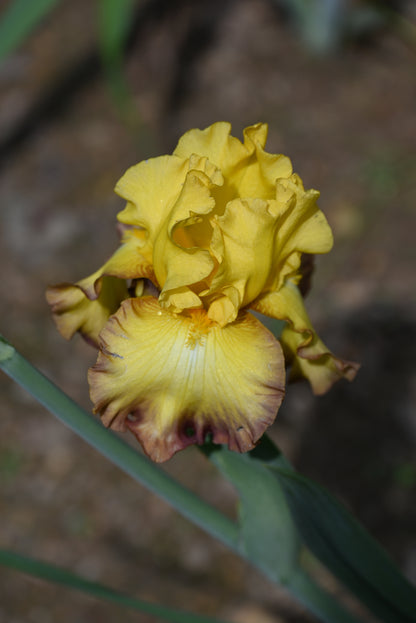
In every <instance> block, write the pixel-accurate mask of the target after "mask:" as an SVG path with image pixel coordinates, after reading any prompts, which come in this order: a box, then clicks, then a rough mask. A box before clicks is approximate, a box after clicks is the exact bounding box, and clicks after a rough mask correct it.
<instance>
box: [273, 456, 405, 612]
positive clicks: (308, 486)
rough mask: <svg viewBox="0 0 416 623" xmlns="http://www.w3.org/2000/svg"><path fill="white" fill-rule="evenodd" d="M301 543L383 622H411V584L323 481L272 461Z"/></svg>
mask: <svg viewBox="0 0 416 623" xmlns="http://www.w3.org/2000/svg"><path fill="white" fill-rule="evenodd" d="M269 469H270V471H271V472H273V473H274V474H275V476H276V477H277V479H278V480H279V481H280V483H281V485H282V487H283V490H284V492H285V494H286V497H287V501H288V504H289V506H290V509H291V511H292V515H293V518H294V521H295V523H296V526H297V528H298V530H299V533H300V534H301V536H302V538H303V540H304V542H305V544H306V545H307V546H308V547H309V549H310V550H311V551H312V553H313V554H314V555H315V556H316V557H317V558H318V559H319V560H320V561H321V562H322V563H323V564H324V565H326V566H327V567H328V569H330V571H332V573H333V574H334V575H335V576H336V577H337V578H338V579H339V580H340V581H341V582H342V583H343V584H344V585H345V586H347V587H348V588H349V589H350V590H351V591H352V592H353V593H354V595H356V596H357V597H358V598H359V599H360V600H361V601H362V603H364V604H365V605H366V606H367V607H368V608H369V609H370V610H371V612H373V613H374V614H376V615H377V616H378V617H379V618H380V620H381V621H384V622H385V623H415V613H416V589H415V588H414V587H413V586H412V585H411V584H410V583H409V582H408V581H407V580H406V578H405V577H404V576H403V575H402V574H401V573H400V571H399V570H398V569H397V567H396V566H395V565H394V563H393V562H392V561H391V560H390V558H389V557H388V556H387V554H386V553H385V552H384V550H383V549H382V548H381V547H380V546H379V545H378V544H377V543H376V541H374V539H372V537H371V536H370V535H369V534H368V533H367V532H366V530H365V529H364V528H363V527H362V526H361V525H360V524H359V523H358V522H357V521H356V520H355V519H354V518H353V517H352V516H351V515H350V514H349V512H348V511H347V510H346V509H345V508H344V507H343V506H342V505H341V504H340V503H339V502H337V501H336V500H335V498H333V496H331V495H330V493H328V492H327V491H326V490H325V489H324V488H323V487H321V486H319V485H318V484H316V483H314V482H312V481H311V480H308V479H307V478H305V477H303V476H301V475H299V474H296V473H294V472H293V471H290V470H287V469H284V468H281V467H276V466H273V465H271V466H270V468H269Z"/></svg>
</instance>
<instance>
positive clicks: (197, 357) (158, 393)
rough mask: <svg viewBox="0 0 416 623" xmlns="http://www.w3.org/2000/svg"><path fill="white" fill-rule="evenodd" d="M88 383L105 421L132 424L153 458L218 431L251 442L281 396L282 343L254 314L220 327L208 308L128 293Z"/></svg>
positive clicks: (227, 438) (235, 442) (233, 444)
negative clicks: (169, 306) (169, 305)
mask: <svg viewBox="0 0 416 623" xmlns="http://www.w3.org/2000/svg"><path fill="white" fill-rule="evenodd" d="M100 340H101V352H100V353H99V356H98V360H97V363H96V365H95V366H94V367H93V368H91V370H90V373H89V382H90V388H91V398H92V400H93V402H94V404H95V412H97V413H99V414H100V415H101V418H102V421H103V423H104V424H105V425H106V426H111V427H112V428H114V429H116V430H126V429H130V430H131V431H132V432H133V433H134V434H135V435H136V437H137V438H138V440H139V441H140V442H141V444H142V445H143V448H144V450H145V452H146V453H147V454H148V455H149V456H150V457H151V458H152V459H153V460H155V461H165V460H167V459H168V458H170V457H171V456H172V455H173V454H174V453H175V452H177V451H178V450H181V449H182V448H185V447H186V446H188V445H189V444H192V443H203V442H204V440H205V437H206V435H207V434H208V433H211V435H212V439H213V441H214V443H221V444H225V443H227V444H228V446H229V448H230V449H232V450H237V451H239V452H245V451H247V450H249V449H251V448H252V447H253V446H254V445H255V443H256V442H257V441H258V439H259V438H260V437H261V435H262V434H263V432H264V431H265V429H266V428H267V427H268V426H269V425H270V424H271V423H272V422H273V420H274V418H275V416H276V412H277V409H278V408H279V406H280V403H281V401H282V399H283V395H284V385H285V370H284V360H283V355H282V350H281V347H280V345H279V343H278V342H277V340H275V339H274V337H273V336H272V334H271V333H269V331H267V329H265V328H264V327H263V325H262V324H261V323H260V322H259V321H258V320H256V318H254V317H253V316H252V315H250V314H247V313H241V314H240V315H239V317H238V318H237V320H236V321H235V322H234V323H233V324H231V325H227V326H226V327H225V328H220V327H219V326H218V325H216V324H214V323H212V322H211V321H210V320H209V319H208V317H207V315H206V313H205V311H194V312H190V313H189V314H187V315H185V314H181V315H174V314H172V313H170V312H168V311H166V310H164V309H163V308H161V307H160V305H159V303H158V301H157V300H156V299H155V298H152V297H146V298H141V299H128V300H127V301H124V303H123V304H122V306H121V308H120V310H119V311H118V312H117V313H116V314H115V315H114V316H113V317H112V318H110V320H109V321H108V323H107V325H106V326H105V328H104V329H103V331H102V333H101V336H100Z"/></svg>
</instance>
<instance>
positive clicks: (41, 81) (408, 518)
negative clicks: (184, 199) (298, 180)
mask: <svg viewBox="0 0 416 623" xmlns="http://www.w3.org/2000/svg"><path fill="white" fill-rule="evenodd" d="M153 4H154V5H155V6H157V8H158V10H157V11H155V12H153V13H152V12H151V11H148V12H147V13H146V11H144V13H143V15H142V16H141V19H142V22H141V23H140V26H139V28H138V36H137V38H136V40H135V41H134V42H132V46H131V49H130V51H129V54H128V59H127V77H128V82H129V85H130V88H131V91H132V94H133V102H134V111H135V113H134V118H133V119H131V120H130V125H129V126H126V125H125V124H123V123H122V122H121V121H120V117H119V115H118V112H117V110H116V108H115V106H114V104H113V102H112V100H111V98H110V96H109V92H108V88H107V86H106V84H105V82H104V80H103V78H102V75H101V74H100V73H99V72H98V71H97V64H96V61H95V59H94V55H93V54H92V55H91V50H94V49H95V48H94V46H95V43H96V39H97V34H96V30H97V29H96V14H95V8H96V3H85V2H82V1H81V0H72V1H69V0H65V1H64V2H62V3H61V5H60V6H59V8H58V9H57V10H56V11H54V12H53V13H52V14H51V15H50V17H48V19H47V20H45V21H44V22H43V23H42V25H41V27H40V28H39V29H38V30H37V31H36V33H35V34H34V35H33V36H32V37H31V38H30V40H29V41H28V42H27V43H26V44H25V46H24V47H23V48H21V49H20V50H19V51H18V52H17V53H15V54H13V55H12V56H11V57H10V58H8V59H7V60H6V61H4V62H3V63H2V64H1V65H0V97H1V106H0V166H1V169H0V205H1V248H0V261H1V267H2V293H1V331H2V333H4V335H5V336H6V337H7V338H8V339H9V340H10V341H11V342H12V343H13V344H14V345H15V346H16V347H17V348H18V349H19V350H20V351H21V352H22V353H23V354H24V355H25V356H26V357H27V358H28V359H30V360H31V361H32V362H33V363H34V364H35V365H37V366H39V367H40V368H41V370H42V371H43V372H44V373H45V374H46V375H47V376H48V377H49V378H51V379H53V381H54V382H56V383H57V384H58V385H59V386H60V387H61V388H63V389H64V390H65V391H66V392H67V393H68V394H69V395H70V396H72V397H73V398H74V399H75V400H77V401H79V402H80V403H81V404H82V405H83V406H84V407H86V408H87V409H90V408H91V407H90V401H89V397H88V387H87V381H86V370H87V368H88V367H89V366H90V365H92V364H93V363H94V361H95V353H94V351H93V350H92V349H91V347H89V346H88V345H86V344H85V343H84V342H83V341H82V340H81V339H80V338H75V339H74V340H72V342H70V343H67V342H65V341H64V340H63V339H62V338H61V337H60V336H59V335H58V333H57V331H56V329H55V327H54V325H53V322H52V320H51V317H50V314H49V311H48V308H47V305H46V302H45V298H44V291H45V288H46V287H47V285H49V284H53V283H57V282H62V281H76V280H78V279H79V278H81V277H84V276H86V275H88V274H90V273H91V272H93V271H94V270H95V269H96V268H97V267H98V266H100V265H101V264H102V263H103V260H105V259H106V257H107V256H108V255H109V254H110V253H112V251H113V250H114V249H115V247H116V245H117V236H116V232H115V215H116V213H117V211H118V210H120V209H121V207H122V205H123V204H122V202H121V200H120V199H119V198H117V197H116V196H115V195H114V193H113V187H114V184H115V182H116V181H117V180H118V179H119V177H120V176H121V175H122V174H123V172H124V171H125V170H126V168H127V167H128V166H130V165H132V164H134V163H136V162H138V161H139V160H141V159H143V158H146V157H149V156H152V155H159V154H162V153H169V152H170V151H171V150H172V148H173V147H174V145H175V143H176V140H177V139H178V137H179V136H180V135H181V134H182V133H183V132H184V131H186V130H187V129H189V128H191V127H205V126H207V125H209V124H210V123H212V122H214V121H217V120H220V119H224V120H229V121H231V122H232V124H233V133H234V134H236V135H238V136H241V130H242V129H243V128H244V127H245V126H246V125H249V124H251V123H254V122H257V121H267V122H268V123H269V140H268V149H269V151H271V152H275V153H279V152H282V153H285V154H287V155H288V156H290V157H291V159H292V161H293V163H294V168H295V170H296V171H297V172H298V173H299V174H300V175H301V176H302V178H303V180H304V183H305V187H314V188H317V189H319V190H320V191H321V199H320V206H321V208H322V209H323V211H324V212H325V214H326V215H327V217H328V220H329V222H330V224H331V225H332V227H333V230H334V235H335V241H336V243H335V247H334V249H333V251H332V252H331V254H330V255H329V256H324V257H322V258H320V259H319V261H318V262H317V271H316V273H315V277H314V287H313V289H312V291H311V293H310V295H309V300H308V309H309V311H310V316H311V318H312V319H313V322H314V324H315V326H316V327H317V328H318V329H319V332H320V335H321V336H322V337H323V339H324V340H325V342H326V343H327V344H328V345H329V346H330V347H331V348H332V350H333V351H334V352H336V353H337V354H339V355H340V356H342V357H344V358H347V359H353V360H356V361H360V362H361V363H362V368H361V371H360V372H359V375H358V377H357V379H356V380H355V381H354V383H352V384H349V383H347V382H341V383H339V384H338V385H337V386H336V387H335V388H334V389H333V390H332V391H331V392H330V393H329V394H327V395H326V396H324V397H321V398H316V397H314V396H312V394H311V392H310V390H309V388H308V386H307V385H306V384H296V385H292V386H290V387H289V389H288V392H287V397H286V399H285V401H284V405H283V407H282V409H281V411H280V412H279V415H278V418H277V420H276V422H275V424H274V425H273V427H272V429H271V433H270V434H271V436H272V437H273V439H274V440H275V441H276V442H277V443H278V445H279V446H280V447H281V448H282V450H283V451H284V452H285V453H286V454H287V456H288V457H289V458H290V459H291V461H293V463H294V465H295V466H296V468H297V469H299V470H300V471H301V472H303V473H304V474H306V475H307V476H309V477H311V478H314V479H316V480H317V481H318V482H320V483H321V484H324V485H326V486H327V487H328V488H329V489H330V490H331V491H332V492H333V493H334V494H336V495H337V496H338V497H339V498H340V499H342V500H343V501H344V502H345V503H346V505H347V506H348V507H349V508H350V509H351V510H352V511H353V512H354V513H355V515H356V516H357V517H358V518H359V519H360V520H361V521H362V522H363V524H364V525H365V526H366V527H367V528H368V529H369V530H370V532H371V533H372V534H373V535H374V536H375V537H376V538H377V539H379V541H380V542H381V543H382V544H383V546H384V547H385V548H386V550H387V551H388V552H389V554H390V555H391V556H392V557H393V558H394V559H395V561H396V562H397V563H398V565H399V566H400V567H401V568H402V569H403V571H404V573H405V574H406V575H407V576H408V577H409V578H410V579H411V580H412V581H413V582H416V530H415V526H416V504H415V494H416V463H415V450H416V413H415V407H416V363H415V362H416V288H415V270H416V245H415V242H414V240H415V231H416V210H415V201H416V149H415V148H416V107H415V102H416V42H415V41H414V42H413V43H412V41H410V40H409V39H404V38H403V37H401V36H399V35H398V33H397V31H394V30H392V29H389V28H386V29H382V30H380V31H378V32H376V33H374V35H373V36H372V37H371V38H370V39H369V40H367V41H365V42H361V43H360V44H358V43H352V42H348V43H346V44H345V45H344V46H342V47H341V49H339V50H338V51H336V52H334V53H332V54H330V55H327V56H324V57H316V56H313V55H312V54H311V53H310V52H309V51H308V50H306V49H305V47H304V46H303V45H302V42H301V41H300V39H299V37H298V36H297V35H296V33H295V32H294V31H293V29H291V28H289V27H288V24H287V23H285V21H284V20H283V19H282V16H281V14H280V13H279V12H278V11H277V10H276V8H275V5H274V3H273V2H271V1H268V0H238V1H237V0H222V1H221V2H220V1H219V0H213V1H212V2H210V3H195V2H192V1H191V0H188V1H185V0H181V1H180V2H177V3H176V7H175V10H174V11H173V10H171V9H169V8H168V7H169V5H170V6H171V5H172V3H167V2H161V1H159V2H154V3H153ZM173 4H174V3H173ZM409 4H411V3H409ZM74 66H77V70H76V71H74V70H73V67H74ZM70 72H72V74H73V76H72V81H71V80H70V81H69V88H67V89H66V90H65V84H67V83H65V80H68V75H69V73H70ZM82 72H84V77H83V80H81V77H80V76H81V73H82ZM59 85H60V86H59ZM45 94H49V95H45ZM39 101H43V104H42V105H41V106H39V105H37V103H38V102H39ZM24 120H27V123H26V125H25V126H24V123H23V121H24ZM23 126H24V128H25V129H24V131H22V132H20V134H19V132H16V129H17V128H20V129H21V128H22V127H23ZM0 383H1V390H2V400H1V408H0V411H1V418H0V546H2V547H7V548H9V549H14V550H16V551H18V552H21V553H24V554H28V555H31V556H34V557H39V558H42V559H44V560H48V561H51V562H54V563H56V564H59V565H62V566H64V567H67V568H69V569H72V570H74V571H76V572H78V573H80V574H83V575H84V576H85V577H88V578H90V579H93V580H96V581H100V582H103V583H106V584H109V585H110V586H112V587H114V588H117V589H119V590H122V591H124V592H126V593H130V594H134V595H136V596H138V597H140V598H143V599H149V600H157V601H160V602H163V603H164V604H166V605H170V606H176V607H180V608H187V609H191V610H194V611H196V612H200V613H206V614H211V615H216V616H221V617H222V618H228V619H229V620H234V621H236V622H240V623H251V622H253V623H262V622H264V623H268V622H271V621H273V622H275V623H279V622H283V621H285V622H289V623H294V622H299V623H307V622H308V621H313V620H315V619H314V618H313V617H311V616H309V615H307V614H306V613H305V612H304V611H303V610H302V608H300V607H299V606H298V605H296V604H294V602H293V601H292V600H291V599H290V598H288V597H287V595H286V594H285V593H284V591H282V590H280V589H278V588H276V587H274V586H271V585H270V584H269V583H268V582H267V581H266V580H264V578H263V577H262V576H261V575H260V574H259V573H257V572H255V571H253V570H252V569H251V568H249V566H248V565H246V564H245V563H244V562H242V561H241V560H240V559H238V558H237V557H235V556H234V555H233V554H231V553H230V552H228V551H227V550H226V549H225V548H224V547H223V546H222V545H220V544H218V543H216V542H214V541H213V540H212V539H211V538H209V537H208V536H207V535H205V534H204V533H203V532H202V531H200V530H199V529H197V528H196V527H194V526H192V525H190V524H189V523H188V522H187V521H186V520H185V519H183V518H181V517H180V516H179V515H177V513H175V512H174V511H173V510H172V509H170V508H169V507H168V506H167V505H166V504H165V503H163V502H161V501H160V500H158V499H157V498H156V497H154V496H153V495H152V494H150V493H148V492H147V491H146V490H144V489H143V488H141V487H139V486H138V485H136V484H135V483H134V482H133V481H132V480H131V479H129V478H128V477H127V476H125V475H124V474H122V473H121V472H120V471H119V470H118V469H117V468H116V467H113V466H112V465H110V464H109V463H108V462H107V461H106V460H105V459H104V458H103V457H101V456H100V455H99V454H98V453H97V452H96V451H95V450H93V449H91V448H89V447H88V446H87V445H86V444H85V443H84V442H82V441H81V440H79V439H78V438H77V437H76V436H75V435H74V434H73V433H71V432H70V431H69V430H67V429H66V428H65V427H64V426H63V425H61V424H60V423H59V422H58V421H56V420H55V419H54V418H53V417H52V416H51V415H49V414H48V413H46V412H45V410H44V409H43V408H41V407H40V406H38V405H37V404H36V403H35V401H34V400H33V399H32V398H30V397H29V396H28V395H27V394H26V393H24V392H23V391H22V390H20V389H19V388H17V387H16V386H14V385H13V384H12V383H11V381H10V380H9V379H7V378H6V377H5V376H3V375H2V377H1V378H0ZM132 443H133V442H132ZM165 468H166V470H167V471H168V472H169V473H170V474H172V475H174V476H175V477H177V478H179V479H180V480H181V481H182V482H183V483H185V484H186V485H187V486H189V487H190V488H192V489H193V490H195V491H197V492H198V493H199V494H200V495H202V496H203V497H204V498H205V499H207V500H209V501H211V502H213V503H214V504H216V505H218V506H220V508H221V509H223V510H224V511H225V512H228V513H229V514H230V515H231V516H233V515H234V514H235V502H236V498H235V495H234V492H233V491H232V489H231V487H230V485H228V484H227V483H226V482H224V481H223V480H222V479H221V478H220V476H219V475H218V474H217V473H216V471H215V469H214V468H213V466H212V465H211V464H209V463H208V462H207V461H206V460H205V459H204V458H203V457H202V455H201V454H200V453H199V452H198V450H196V449H195V448H190V449H188V450H186V451H184V452H182V453H180V454H179V455H177V456H176V457H174V458H173V459H172V460H171V461H169V462H168V463H167V464H166V466H165ZM321 578H322V579H323V581H324V582H325V583H326V584H327V585H328V586H329V587H330V588H331V590H334V591H338V590H339V589H338V588H337V587H336V586H335V585H334V583H333V582H332V580H330V578H327V577H326V575H325V574H322V575H321ZM121 618H122V619H123V621H124V622H125V623H129V622H130V621H131V622H133V621H143V622H145V621H147V620H150V619H147V618H146V617H145V616H144V615H140V614H138V613H134V612H130V611H122V610H120V609H119V608H116V607H114V606H109V605H108V604H104V603H101V602H98V601H96V600H93V599H91V598H88V597H84V596H82V595H80V594H77V593H72V592H69V591H67V590H65V589H61V588H56V587H51V586H49V585H47V584H45V583H43V582H40V581H34V580H30V579H28V578H26V577H25V576H22V575H20V574H18V573H15V572H9V571H6V570H4V569H0V622H3V621H4V622H5V623H6V622H7V623H52V622H55V621H59V622H60V623H73V622H74V621H76V622H77V623H109V622H110V621H118V620H121Z"/></svg>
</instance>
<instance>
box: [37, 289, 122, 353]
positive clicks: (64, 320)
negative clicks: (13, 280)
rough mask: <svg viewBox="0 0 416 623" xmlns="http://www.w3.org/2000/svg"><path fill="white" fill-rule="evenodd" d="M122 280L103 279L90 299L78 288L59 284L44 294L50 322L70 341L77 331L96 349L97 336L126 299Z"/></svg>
mask: <svg viewBox="0 0 416 623" xmlns="http://www.w3.org/2000/svg"><path fill="white" fill-rule="evenodd" d="M127 296H128V293H127V286H126V283H125V281H122V280H121V279H117V278H116V277H102V278H101V285H100V292H99V294H98V295H97V296H95V298H94V300H90V299H89V298H88V297H87V296H86V294H85V293H84V292H83V291H82V289H81V288H80V287H79V286H76V285H72V284H69V283H62V284H59V285H56V286H51V287H49V288H48V289H47V291H46V299H47V301H48V303H49V305H50V306H51V308H52V314H53V319H54V321H55V324H56V326H57V328H58V331H59V332H60V333H61V335H62V336H63V337H64V338H65V339H67V340H69V339H71V337H72V336H73V335H74V334H75V333H76V332H77V331H79V333H80V334H81V335H82V336H83V338H84V339H85V340H86V341H87V342H89V343H90V344H92V345H94V346H97V347H98V335H99V333H100V331H101V329H102V328H103V327H104V325H105V324H106V322H107V320H108V318H109V317H110V316H111V314H114V312H115V311H116V310H117V309H118V307H119V306H120V303H121V301H122V300H123V299H125V298H127Z"/></svg>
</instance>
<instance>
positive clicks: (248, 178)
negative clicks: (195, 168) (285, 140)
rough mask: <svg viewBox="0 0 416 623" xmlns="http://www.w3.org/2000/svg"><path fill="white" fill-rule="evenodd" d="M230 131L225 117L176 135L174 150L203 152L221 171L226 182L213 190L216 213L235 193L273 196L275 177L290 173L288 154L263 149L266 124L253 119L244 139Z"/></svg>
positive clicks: (186, 153)
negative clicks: (231, 133) (232, 134)
mask: <svg viewBox="0 0 416 623" xmlns="http://www.w3.org/2000/svg"><path fill="white" fill-rule="evenodd" d="M230 132H231V124H230V123H226V122H224V121H219V122H217V123H214V124H212V125H210V126H209V127H207V128H205V130H198V129H194V130H190V131H189V132H186V134H184V135H183V136H182V137H181V138H180V139H179V142H178V145H177V147H176V149H175V151H174V152H173V153H174V154H175V155H177V156H180V157H182V158H187V157H190V155H191V154H203V155H205V156H207V157H208V158H209V160H210V161H211V162H213V163H214V164H215V165H216V166H217V167H218V168H219V169H220V170H221V171H222V173H223V175H224V178H225V183H224V185H223V186H222V187H221V189H220V190H218V191H217V192H216V201H217V206H218V207H217V213H218V214H222V213H223V211H224V208H225V206H226V204H227V203H228V201H230V200H231V199H233V198H236V197H242V198H246V197H257V198H260V199H273V198H274V195H275V184H276V179H277V178H281V177H288V176H289V175H291V173H292V164H291V162H290V159H289V158H287V157H286V156H283V155H281V154H269V153H267V152H266V151H264V147H265V144H266V139H267V124H265V123H256V124H255V125H253V126H250V127H248V128H246V129H245V130H244V143H242V142H241V141H240V140H239V139H237V138H235V137H234V136H231V135H230ZM221 207H222V209H221Z"/></svg>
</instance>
